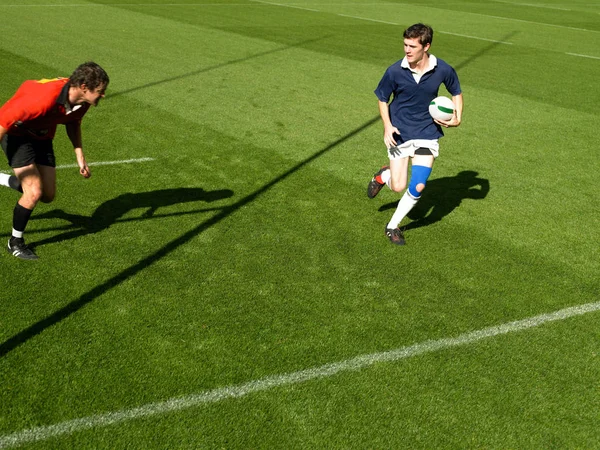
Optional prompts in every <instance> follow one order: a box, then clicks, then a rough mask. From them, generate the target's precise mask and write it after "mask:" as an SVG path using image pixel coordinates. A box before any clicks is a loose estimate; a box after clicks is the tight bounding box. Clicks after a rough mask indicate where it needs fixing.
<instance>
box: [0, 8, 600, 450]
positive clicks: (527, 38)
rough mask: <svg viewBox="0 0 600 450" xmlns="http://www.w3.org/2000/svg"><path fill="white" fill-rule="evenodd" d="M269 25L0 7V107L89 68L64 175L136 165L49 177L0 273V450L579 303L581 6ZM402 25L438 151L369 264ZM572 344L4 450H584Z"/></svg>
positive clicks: (582, 347)
mask: <svg viewBox="0 0 600 450" xmlns="http://www.w3.org/2000/svg"><path fill="white" fill-rule="evenodd" d="M275 3H278V4H279V5H274V4H267V3H261V2H253V1H246V0H231V1H223V0H221V1H214V0H210V1H209V0H206V1H204V2H202V1H192V0H180V1H177V2H172V1H166V0H164V1H158V0H146V1H144V0H130V1H126V2H125V1H119V0H113V1H97V2H87V1H83V0H78V1H77V2H75V1H71V0H56V1H52V2H47V1H45V0H23V1H20V2H17V1H11V0H2V1H0V17H2V28H3V33H2V41H1V43H0V61H1V63H2V67H3V68H5V69H4V70H3V71H2V75H1V76H0V101H2V102H3V101H4V100H6V99H7V98H9V97H10V95H12V93H13V92H14V90H15V89H16V88H17V87H18V85H19V84H20V83H21V82H22V81H23V80H25V79H29V78H43V77H54V76H59V75H62V76H68V75H69V74H70V71H71V70H72V69H73V68H74V67H75V66H76V65H77V64H79V63H80V62H83V61H85V60H88V59H93V60H95V61H96V62H98V63H100V64H101V65H102V66H104V67H105V68H106V69H107V71H108V72H109V75H110V77H111V84H110V87H109V90H108V93H107V97H106V99H104V100H103V101H102V102H101V104H100V106H99V107H98V108H94V109H92V110H90V112H89V113H88V116H87V117H86V118H85V120H84V124H83V133H84V145H85V150H86V155H87V157H88V160H89V161H90V162H101V161H118V160H127V159H133V158H153V160H151V161H146V162H139V163H131V164H118V165H105V166H92V173H93V176H92V178H91V179H89V180H84V179H82V178H81V177H80V176H79V175H78V173H77V169H73V168H71V169H58V171H57V172H58V196H57V198H56V200H55V202H54V203H53V204H50V205H39V207H38V208H36V211H35V213H34V215H33V218H32V220H31V222H30V224H29V226H28V230H27V239H28V242H31V243H37V245H38V246H37V252H38V254H39V255H40V260H39V261H36V262H33V263H32V262H24V261H19V260H16V259H14V258H11V257H10V256H9V255H8V254H7V253H4V255H0V271H1V276H2V289H0V405H2V406H1V411H2V413H1V414H0V442H3V441H2V439H3V438H5V437H6V436H8V435H11V434H12V433H16V432H20V431H22V430H25V429H28V428H31V427H44V426H49V425H54V424H62V423H64V422H65V421H69V420H73V419H78V418H84V422H85V421H86V420H90V419H86V418H89V417H91V416H95V415H101V414H107V413H111V412H115V411H122V410H126V411H129V410H131V409H133V408H137V407H144V405H149V404H161V402H163V401H166V400H169V399H173V398H180V397H182V398H189V396H191V395H194V394H201V393H205V392H212V391H214V390H215V389H219V388H226V387H229V386H239V385H245V383H248V382H252V381H257V382H258V383H259V384H260V383H263V382H264V380H265V378H266V377H269V376H276V375H285V374H290V373H294V372H297V371H301V370H305V369H310V368H315V367H321V366H323V365H325V364H330V363H331V364H339V363H342V362H343V361H347V360H350V359H352V358H355V357H358V356H360V355H370V354H378V353H380V352H385V351H389V350H394V349H398V348H401V347H406V346H410V345H414V344H419V343H423V342H426V341H429V340H433V341H435V340H439V339H444V338H448V337H453V336H459V335H463V334H465V333H468V332H471V331H475V330H480V329H484V328H486V327H490V326H494V325H501V324H505V323H508V322H512V321H516V320H521V319H526V318H528V317H532V316H536V315H539V314H543V313H552V312H554V311H559V310H562V309H564V308H567V307H572V306H577V305H583V304H589V303H593V302H597V301H598V297H599V296H598V294H599V283H598V279H599V275H600V263H599V261H600V258H599V256H600V254H599V253H600V252H599V251H598V245H597V242H598V238H599V233H598V219H597V217H598V213H597V212H598V211H599V210H600V202H599V200H598V198H599V194H600V191H599V189H598V188H597V187H596V182H595V181H596V180H595V177H596V174H597V173H598V171H599V169H600V163H599V158H598V156H597V155H598V153H597V149H596V145H595V142H596V127H597V119H598V112H597V108H596V104H597V103H598V89H597V87H596V78H597V76H596V69H597V68H598V66H599V64H600V60H599V58H600V53H598V49H599V48H600V45H599V44H600V34H599V31H600V15H599V14H600V7H599V5H598V4H595V3H591V2H583V1H576V2H570V3H568V4H567V3H560V2H557V1H555V2H550V1H546V2H543V3H542V2H538V3H536V2H527V4H524V3H517V2H508V1H493V2H491V1H458V2H420V3H419V4H413V3H411V4H409V3H400V2H391V1H387V2H383V1H382V2H363V1H357V0H354V1H344V2H320V1H316V0H312V1H308V0H306V1H303V2H300V1H297V2H292V1H289V0H281V1H278V2H275ZM50 4H52V6H50ZM74 4H77V5H78V6H69V5H74ZM286 5H287V6H286ZM292 6H293V7H292ZM313 10H317V11H313ZM367 19H371V20H367ZM421 20H422V21H425V22H427V23H429V24H431V25H432V26H433V27H434V28H435V30H436V35H435V39H434V44H433V47H432V53H434V54H435V55H436V56H438V57H440V58H442V59H444V60H446V61H448V62H449V63H451V64H453V65H454V66H455V67H456V68H457V70H458V73H459V76H460V78H461V84H462V87H463V90H464V97H465V113H464V123H463V124H462V125H461V127H460V128H458V129H451V130H448V131H447V133H446V137H445V138H444V139H443V140H442V141H441V157H440V158H439V160H438V161H437V162H436V165H435V168H434V171H433V174H432V177H431V179H430V181H429V184H428V189H427V190H426V191H425V194H424V196H423V199H422V200H421V202H420V203H419V204H418V206H417V207H416V208H415V210H413V211H412V212H411V215H410V219H407V220H406V222H405V223H404V224H405V225H408V227H409V229H408V231H407V233H406V236H407V242H408V245H407V246H406V247H403V248H397V247H394V246H392V245H391V244H390V243H389V242H388V241H387V240H386V238H385V236H384V235H383V228H384V226H385V224H386V223H387V221H388V219H389V217H390V215H391V214H392V212H393V209H394V207H395V204H396V202H397V200H398V195H397V194H393V193H391V192H390V191H387V190H385V191H382V193H381V194H380V195H379V196H378V197H377V198H376V199H375V200H368V199H367V198H366V195H365V193H366V192H365V191H366V184H367V182H368V181H369V179H370V177H371V176H372V173H373V172H374V171H375V170H377V168H378V167H380V165H381V164H383V163H384V162H385V161H386V154H385V149H384V148H383V143H382V127H381V124H380V121H379V119H378V117H377V101H376V97H375V96H374V94H373V90H374V89H375V87H376V85H377V83H378V81H379V79H380V77H381V75H382V74H383V71H384V70H385V68H386V67H387V66H389V65H390V64H392V63H393V62H395V61H396V60H398V59H400V58H401V57H402V42H401V32H402V30H403V27H405V26H407V25H410V24H411V23H413V22H416V21H421ZM378 21H384V22H387V23H382V22H378ZM394 24H397V25H394ZM55 144H56V145H55V147H56V154H57V159H58V164H59V165H64V164H71V163H74V162H75V158H74V156H73V154H72V151H71V150H70V148H69V144H68V140H67V138H66V136H65V135H64V132H62V130H59V134H58V137H57V140H56V143H55ZM6 168H7V167H6V166H4V167H3V168H2V170H5V169H6ZM17 198H18V197H17V196H16V195H15V193H14V192H12V191H10V190H8V189H0V208H1V210H3V211H4V213H3V214H0V238H1V239H3V240H5V239H7V237H8V235H9V233H10V229H11V226H12V224H11V214H10V212H11V211H12V208H13V206H14V203H15V201H16V199H17ZM3 245H4V244H3ZM598 314H599V313H589V314H587V315H585V316H582V317H572V318H569V319H567V320H564V321H557V322H553V323H548V324H545V325H542V326H540V327H539V328H533V329H529V330H523V331H519V332H515V333H509V334H507V335H503V336H497V337H493V338H488V339H485V340H482V341H480V342H477V343H473V344H469V345H464V346H460V347H455V348H448V349H441V350H439V351H436V352H431V353H426V354H422V355H417V356H414V357H410V358H406V359H402V360H399V361H395V362H388V363H377V364H375V365H373V366H369V367H364V368H362V369H361V370H356V371H348V370H343V371H341V372H340V373H338V374H336V375H332V376H328V377H323V378H319V379H313V380H310V381H306V382H303V383H300V382H298V383H288V384H285V385H283V386H279V387H274V388H270V389H264V390H261V391H260V392H253V393H249V394H247V395H245V396H243V397H241V398H228V399H223V400H220V401H215V402H212V403H206V404H201V405H198V406H195V407H190V408H186V409H183V410H181V411H176V412H166V413H164V414H158V415H147V416H145V417H141V418H137V419H132V418H129V419H127V420H124V421H122V422H119V423H116V424H112V425H106V426H96V427H94V428H92V429H83V428H76V429H73V430H63V431H62V432H61V434H60V435H59V436H57V437H50V435H49V434H48V432H47V431H46V432H42V433H41V434H40V440H38V441H36V442H32V443H26V442H25V440H24V438H22V440H18V439H21V438H17V442H18V443H22V444H23V446H24V447H28V446H30V447H31V448H105V449H113V448H144V449H146V448H157V449H158V448H286V449H288V448H594V447H597V446H598V442H600V432H599V431H598V427H597V424H596V422H597V417H598V408H597V397H598V392H599V389H600V385H599V383H598V379H599V375H600V373H599V371H598V367H600V366H599V364H598V361H597V359H598V344H597V343H598V338H599V337H600V336H599V335H598V331H597V330H598V326H597V325H598ZM261 380H263V381H261Z"/></svg>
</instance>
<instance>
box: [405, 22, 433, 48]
mask: <svg viewBox="0 0 600 450" xmlns="http://www.w3.org/2000/svg"><path fill="white" fill-rule="evenodd" d="M404 39H418V40H419V43H420V44H421V45H422V46H423V47H425V46H426V45H427V44H430V45H431V42H432V41H433V28H431V27H430V26H429V25H425V24H422V23H416V24H414V25H411V26H410V27H408V28H407V29H406V30H404Z"/></svg>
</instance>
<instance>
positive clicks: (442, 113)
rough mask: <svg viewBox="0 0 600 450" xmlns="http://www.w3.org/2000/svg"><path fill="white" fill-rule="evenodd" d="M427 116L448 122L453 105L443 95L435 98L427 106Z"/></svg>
mask: <svg viewBox="0 0 600 450" xmlns="http://www.w3.org/2000/svg"><path fill="white" fill-rule="evenodd" d="M429 114H431V117H433V118H434V119H437V120H450V119H452V116H453V115H454V103H453V102H452V100H450V99H449V98H448V97H444V96H443V95H441V96H439V97H436V98H434V99H433V100H432V102H431V103H430V104H429Z"/></svg>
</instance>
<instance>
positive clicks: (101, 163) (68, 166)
mask: <svg viewBox="0 0 600 450" xmlns="http://www.w3.org/2000/svg"><path fill="white" fill-rule="evenodd" d="M154 160H155V158H136V159H122V160H120V161H96V162H90V163H88V166H90V167H93V166H112V165H115V164H133V163H139V162H147V161H154ZM74 167H79V165H78V164H63V165H61V166H56V168H57V169H72V168H74ZM0 173H12V172H7V171H5V170H0Z"/></svg>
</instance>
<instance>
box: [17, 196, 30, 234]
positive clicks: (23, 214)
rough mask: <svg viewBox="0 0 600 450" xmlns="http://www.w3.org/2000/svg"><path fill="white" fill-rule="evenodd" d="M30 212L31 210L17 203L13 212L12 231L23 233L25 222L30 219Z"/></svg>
mask: <svg viewBox="0 0 600 450" xmlns="http://www.w3.org/2000/svg"><path fill="white" fill-rule="evenodd" d="M32 212H33V210H32V209H27V208H25V207H24V206H21V205H20V204H19V203H17V205H16V206H15V209H14V210H13V229H14V230H16V231H19V232H21V233H22V232H23V231H25V227H26V226H27V222H29V217H31V213H32Z"/></svg>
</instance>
